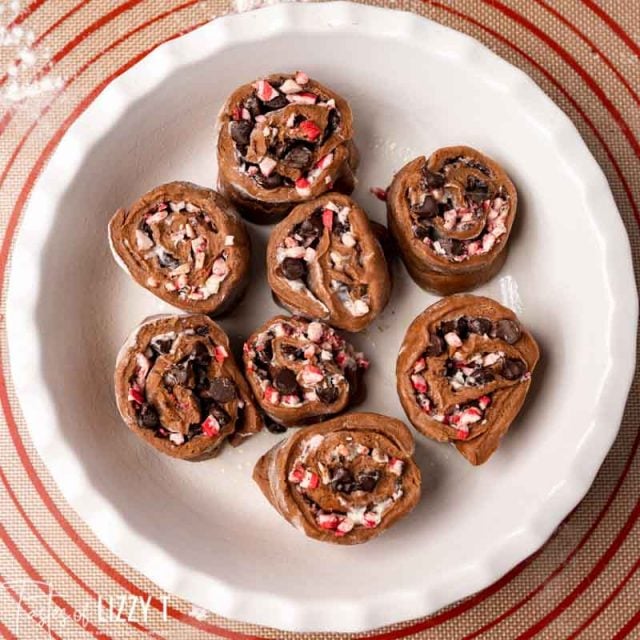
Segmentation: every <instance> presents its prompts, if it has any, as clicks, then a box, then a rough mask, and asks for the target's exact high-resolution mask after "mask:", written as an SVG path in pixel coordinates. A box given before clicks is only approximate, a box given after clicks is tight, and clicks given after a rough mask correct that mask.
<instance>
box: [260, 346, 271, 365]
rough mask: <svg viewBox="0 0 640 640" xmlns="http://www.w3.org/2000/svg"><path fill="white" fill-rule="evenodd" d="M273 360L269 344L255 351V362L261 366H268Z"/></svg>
mask: <svg viewBox="0 0 640 640" xmlns="http://www.w3.org/2000/svg"><path fill="white" fill-rule="evenodd" d="M272 358H273V347H272V346H271V343H270V342H265V343H264V344H263V345H262V349H260V350H258V349H256V361H257V362H262V363H263V364H269V363H270V362H271V359H272Z"/></svg>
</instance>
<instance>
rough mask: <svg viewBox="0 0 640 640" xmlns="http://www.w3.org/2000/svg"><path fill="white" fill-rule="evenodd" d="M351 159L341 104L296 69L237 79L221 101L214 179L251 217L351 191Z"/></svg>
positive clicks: (347, 111)
mask: <svg viewBox="0 0 640 640" xmlns="http://www.w3.org/2000/svg"><path fill="white" fill-rule="evenodd" d="M357 166H358V151H357V149H356V146H355V144H354V142H353V117H352V114H351V108H350V107H349V104H348V103H347V101H346V100H344V99H343V98H341V97H340V96H339V95H338V94H336V93H334V92H333V91H331V90H330V89H328V88H327V87H325V86H323V85H321V84H320V83H319V82H316V81H315V80H312V79H310V78H309V77H308V76H307V75H306V74H305V73H303V72H301V71H299V72H297V73H294V74H284V73H278V74H274V75H271V76H268V77H267V78H260V79H259V80H256V81H255V82H252V83H250V84H246V85H243V86H242V87H240V88H239V89H237V90H236V91H234V92H233V93H232V94H231V96H230V97H229V99H228V100H227V102H226V104H225V105H224V107H223V108H222V111H221V113H220V116H219V134H218V186H219V188H220V190H221V191H222V192H223V193H224V194H225V195H226V196H227V197H228V198H229V199H230V200H231V201H232V202H233V203H235V204H236V205H237V206H238V208H239V210H240V212H241V213H242V214H243V215H244V216H246V217H247V218H249V219H250V220H252V221H253V222H258V223H266V224H268V223H272V222H275V221H277V220H279V219H280V218H282V217H283V216H284V215H286V214H287V213H288V212H289V211H290V210H291V209H292V208H293V207H294V206H295V205H297V204H300V203H301V202H306V201H308V200H312V199H313V198H317V197H318V196H320V195H322V194H323V193H325V192H327V191H340V192H341V193H347V194H349V193H351V192H352V191H353V189H354V186H355V171H356V168H357Z"/></svg>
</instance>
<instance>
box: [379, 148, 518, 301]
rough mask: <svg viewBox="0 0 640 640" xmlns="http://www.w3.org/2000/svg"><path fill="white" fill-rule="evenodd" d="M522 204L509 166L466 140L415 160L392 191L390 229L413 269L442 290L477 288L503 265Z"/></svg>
mask: <svg viewBox="0 0 640 640" xmlns="http://www.w3.org/2000/svg"><path fill="white" fill-rule="evenodd" d="M516 208H517V193H516V190H515V187H514V186H513V183H512V182H511V180H510V179H509V177H508V176H507V174H506V173H505V172H504V170H503V169H502V168H501V167H500V166H499V165H498V164H497V163H496V162H494V161H493V160H491V159H490V158H489V157H487V156H485V155H484V154H482V153H480V152H479V151H476V150H475V149H472V148H470V147H463V146H458V147H445V148H443V149H439V150H438V151H436V152H435V153H433V154H432V155H431V156H430V157H429V158H424V157H419V158H416V159H415V160H412V161H411V162H409V163H408V164H407V165H405V166H404V167H403V168H402V169H401V170H400V171H399V172H398V173H397V174H396V176H395V177H394V179H393V182H392V183H391V186H390V188H389V191H388V194H387V214H388V221H389V228H390V230H391V232H392V234H393V235H394V237H395V238H396V241H397V242H398V245H399V247H400V250H401V253H402V256H403V260H404V261H405V264H406V266H407V269H408V270H409V273H410V274H411V276H412V278H413V279H414V280H415V281H416V282H417V283H418V284H419V285H420V286H422V287H424V288H425V289H430V290H433V291H436V292H438V293H440V294H443V295H447V294H451V293H457V292H460V291H464V290H467V289H471V288H474V287H477V286H478V285H480V284H482V283H484V282H486V281H487V280H489V279H490V278H491V277H493V276H494V275H495V274H496V273H497V272H498V271H499V269H500V268H501V267H502V265H503V264H504V261H505V259H506V256H507V242H508V239H509V234H510V232H511V226H512V225H513V221H514V218H515V215H516Z"/></svg>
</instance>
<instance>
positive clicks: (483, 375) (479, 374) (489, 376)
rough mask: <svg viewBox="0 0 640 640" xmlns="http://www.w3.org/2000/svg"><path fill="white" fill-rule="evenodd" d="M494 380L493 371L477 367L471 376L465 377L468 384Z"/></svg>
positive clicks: (485, 382)
mask: <svg viewBox="0 0 640 640" xmlns="http://www.w3.org/2000/svg"><path fill="white" fill-rule="evenodd" d="M494 380H495V376H494V375H493V373H491V371H487V370H486V369H479V370H478V371H476V372H474V373H473V374H472V375H471V376H469V378H467V381H468V382H469V384H473V385H481V384H488V383H489V382H493V381H494Z"/></svg>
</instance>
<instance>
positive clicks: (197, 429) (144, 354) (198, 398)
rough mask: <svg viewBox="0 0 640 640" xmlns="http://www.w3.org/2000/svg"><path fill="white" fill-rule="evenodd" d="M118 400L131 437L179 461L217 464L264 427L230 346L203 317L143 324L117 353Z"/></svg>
mask: <svg viewBox="0 0 640 640" xmlns="http://www.w3.org/2000/svg"><path fill="white" fill-rule="evenodd" d="M115 393H116V402H117V404H118V409H119V411H120V414H121V416H122V418H123V420H124V421H125V422H126V424H127V426H128V427H129V428H130V429H131V431H133V432H134V433H135V434H136V435H137V436H139V437H140V438H142V439H143V440H144V441H145V442H147V443H148V444H150V445H151V446H153V447H155V448H156V449H158V450H159V451H162V453H166V454H167V455H170V456H173V457H174V458H182V459H183V460H204V459H207V458H211V457H213V456H215V455H216V454H217V453H218V451H219V449H220V447H221V446H222V445H223V444H224V442H225V441H226V440H229V441H230V442H231V444H232V445H234V446H235V445H237V444H239V443H240V442H241V441H242V440H243V439H244V438H245V437H247V436H250V435H252V434H253V433H255V432H257V431H259V430H260V429H261V428H262V419H261V418H260V415H259V413H258V411H257V409H256V407H255V404H254V400H253V397H252V395H251V391H250V390H249V387H248V385H247V383H246V381H245V380H244V378H243V377H242V374H241V373H240V371H239V369H238V367H237V365H236V363H235V360H234V358H233V356H232V355H231V352H230V349H229V339H228V338H227V336H226V334H225V333H224V331H223V330H222V329H221V328H220V327H219V326H218V325H217V324H216V323H215V322H213V320H211V319H209V318H208V317H207V316H205V315H183V316H171V315H165V316H155V317H152V318H149V319H147V320H145V322H143V323H142V324H141V325H140V326H139V327H137V328H136V329H135V331H134V332H133V333H132V334H131V335H130V336H129V338H128V339H127V341H126V342H125V344H124V345H123V347H122V349H121V350H120V353H119V354H118V359H117V362H116V371H115Z"/></svg>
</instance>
